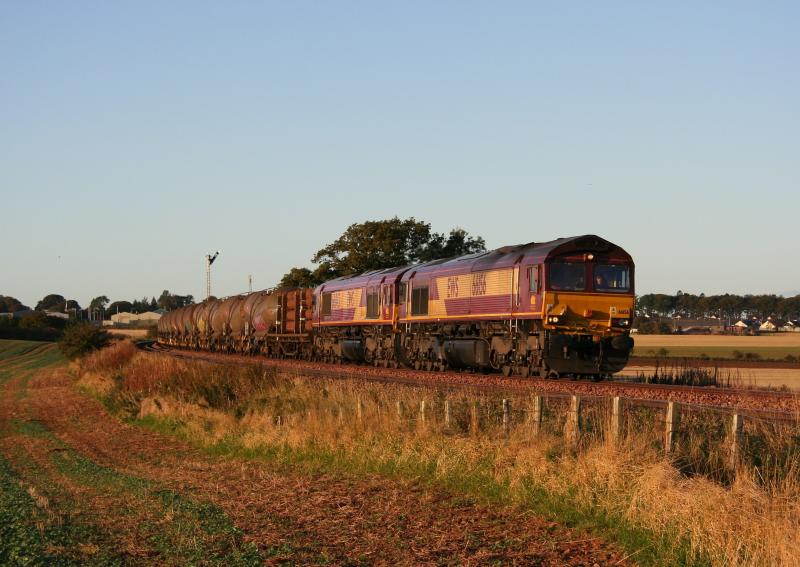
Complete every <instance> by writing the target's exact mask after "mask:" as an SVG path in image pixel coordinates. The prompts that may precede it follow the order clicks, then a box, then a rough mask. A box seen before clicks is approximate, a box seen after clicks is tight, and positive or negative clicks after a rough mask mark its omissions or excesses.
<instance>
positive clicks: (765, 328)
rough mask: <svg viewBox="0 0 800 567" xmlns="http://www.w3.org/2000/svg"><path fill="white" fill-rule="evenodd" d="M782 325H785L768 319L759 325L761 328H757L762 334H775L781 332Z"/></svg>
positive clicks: (770, 318)
mask: <svg viewBox="0 0 800 567" xmlns="http://www.w3.org/2000/svg"><path fill="white" fill-rule="evenodd" d="M784 324H785V323H784V322H783V321H780V320H778V319H773V318H772V317H769V318H767V320H766V321H764V322H763V323H761V326H760V327H759V328H758V330H759V331H761V332H762V333H775V332H776V331H779V330H781V327H783V325H784Z"/></svg>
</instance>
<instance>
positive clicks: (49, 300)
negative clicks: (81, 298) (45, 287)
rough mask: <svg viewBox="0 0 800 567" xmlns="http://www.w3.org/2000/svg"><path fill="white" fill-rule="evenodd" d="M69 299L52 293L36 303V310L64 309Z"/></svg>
mask: <svg viewBox="0 0 800 567" xmlns="http://www.w3.org/2000/svg"><path fill="white" fill-rule="evenodd" d="M66 304H67V300H66V299H64V296H63V295H59V294H57V293H51V294H50V295H46V296H44V298H43V299H42V300H41V301H40V302H39V303H37V304H36V311H64V308H65V307H66Z"/></svg>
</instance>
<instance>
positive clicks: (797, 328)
mask: <svg viewBox="0 0 800 567" xmlns="http://www.w3.org/2000/svg"><path fill="white" fill-rule="evenodd" d="M780 330H781V331H783V332H784V333H800V321H786V323H784V324H783V326H782V327H781V328H780Z"/></svg>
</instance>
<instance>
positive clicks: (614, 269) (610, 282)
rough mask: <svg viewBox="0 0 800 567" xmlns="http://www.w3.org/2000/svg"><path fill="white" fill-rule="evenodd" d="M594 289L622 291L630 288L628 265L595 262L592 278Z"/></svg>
mask: <svg viewBox="0 0 800 567" xmlns="http://www.w3.org/2000/svg"><path fill="white" fill-rule="evenodd" d="M592 282H593V284H594V290H595V291H604V292H616V293H624V292H627V291H630V289H631V274H630V269H629V268H628V266H622V265H619V264H597V265H596V266H595V267H594V277H593V278H592Z"/></svg>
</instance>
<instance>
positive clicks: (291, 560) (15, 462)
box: [0, 341, 631, 565]
mask: <svg viewBox="0 0 800 567" xmlns="http://www.w3.org/2000/svg"><path fill="white" fill-rule="evenodd" d="M128 344H129V343H128ZM114 348H116V349H117V350H116V351H115V350H112V351H111V352H112V354H111V356H110V357H109V358H108V359H107V360H105V362H104V363H103V364H105V365H106V366H103V368H106V369H110V368H117V370H116V372H118V371H119V368H120V366H119V365H120V364H121V362H120V357H122V358H123V359H124V356H127V355H125V354H124V352H125V351H124V349H125V348H126V347H125V345H124V344H123V345H117V346H116V347H112V349H114ZM128 348H129V350H130V351H131V352H133V347H132V346H129V347H128ZM120 349H121V350H120ZM119 352H123V355H120V354H119ZM140 356H142V355H140ZM124 360H127V359H124ZM124 360H122V362H124ZM101 366H102V365H100V364H95V366H93V369H94V372H88V373H81V371H80V370H79V367H78V366H77V365H76V364H74V363H73V364H70V365H68V364H67V363H66V361H64V360H63V359H62V357H61V355H60V354H59V351H58V350H57V347H56V345H53V344H46V343H34V342H24V341H0V533H2V538H0V564H2V565H52V564H59V565H128V564H134V565H184V564H197V565H200V564H202V565H261V564H264V563H268V564H303V565H308V564H319V565H322V564H352V565H355V564H359V565H361V564H376V563H377V564H398V565H412V564H413V565H417V564H423V565H424V564H430V565H434V564H464V563H471V564H484V563H524V564H546V565H551V564H552V565H592V564H594V563H598V564H612V563H613V564H621V565H626V564H630V563H631V561H629V560H628V559H626V557H625V556H626V554H625V553H623V552H622V551H621V550H619V548H617V547H615V546H614V545H612V544H609V543H606V542H604V541H603V539H601V538H599V537H597V536H596V535H595V534H592V533H590V532H587V531H586V529H585V528H575V527H567V526H565V525H561V524H559V523H557V522H554V521H552V520H548V519H545V518H543V517H540V516H537V515H535V514H531V513H529V512H523V511H520V510H517V509H516V508H515V507H514V506H511V505H502V506H498V505H496V504H495V505H492V506H489V505H488V503H489V502H488V500H486V499H484V498H477V497H474V496H469V495H467V494H465V493H463V492H462V491H460V490H458V489H456V488H455V487H453V488H452V489H444V488H442V487H438V488H437V487H436V486H433V485H429V484H426V483H421V482H419V480H414V479H413V478H412V479H404V478H403V477H402V475H400V476H398V475H391V474H389V475H385V474H377V473H376V472H372V473H369V472H364V471H358V472H353V471H350V470H348V469H347V468H341V467H338V468H337V467H331V466H326V465H324V463H319V462H318V463H317V464H316V465H313V466H309V464H308V463H307V462H304V460H302V459H301V460H300V461H291V460H290V461H288V462H286V461H284V462H281V460H280V459H278V460H276V459H274V458H273V459H269V458H266V456H265V457H264V458H261V459H254V458H252V457H253V455H254V453H252V451H250V452H244V453H242V454H240V453H237V452H231V451H226V450H224V447H223V446H217V447H216V449H215V450H213V451H209V450H203V449H202V448H200V447H198V446H196V445H195V444H192V443H188V442H187V437H186V435H176V432H180V431H182V429H181V428H180V427H177V424H176V423H175V422H170V421H158V420H154V419H152V417H148V416H146V415H144V414H143V418H142V419H132V420H126V421H121V420H120V419H118V418H117V417H115V416H113V415H111V414H110V413H108V411H107V409H106V408H105V407H104V406H103V405H101V404H100V403H99V402H98V401H97V399H96V397H95V396H98V395H101V394H102V392H103V387H102V385H103V384H107V382H104V378H103V375H102V373H101V372H99V370H100V367H101ZM157 371H158V367H155V366H149V367H146V368H145V373H144V374H143V378H144V379H146V380H152V379H153V376H155V375H157ZM78 374H81V382H80V387H76V380H77V379H78V378H77V375H78ZM105 380H110V378H105ZM226 380H227V378H226ZM231 380H232V381H233V382H232V384H233V385H232V386H231V387H232V388H235V386H236V384H235V382H236V376H232V377H231ZM93 386H94V387H98V386H100V388H99V389H97V388H94V389H92V388H93ZM87 389H92V392H93V395H88V394H87V393H84V392H85V391H86V390H87ZM106 393H108V392H107V391H106ZM207 396H209V399H211V400H212V403H214V399H213V398H212V397H211V394H210V393H209V394H207ZM129 400H130V398H129ZM170 423H172V425H170ZM212 427H213V426H212ZM326 459H330V455H329V456H328V457H326Z"/></svg>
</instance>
